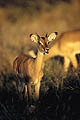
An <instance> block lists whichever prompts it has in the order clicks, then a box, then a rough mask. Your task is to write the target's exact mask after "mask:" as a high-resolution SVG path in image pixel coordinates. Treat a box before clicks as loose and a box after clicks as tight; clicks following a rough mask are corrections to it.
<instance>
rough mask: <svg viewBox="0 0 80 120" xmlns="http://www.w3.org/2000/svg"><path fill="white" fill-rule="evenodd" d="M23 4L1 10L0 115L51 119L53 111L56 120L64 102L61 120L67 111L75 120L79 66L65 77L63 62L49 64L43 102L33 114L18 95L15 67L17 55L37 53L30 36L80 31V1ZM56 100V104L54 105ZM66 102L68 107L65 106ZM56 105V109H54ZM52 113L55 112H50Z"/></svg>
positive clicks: (52, 61) (43, 90)
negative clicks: (73, 107)
mask: <svg viewBox="0 0 80 120" xmlns="http://www.w3.org/2000/svg"><path fill="white" fill-rule="evenodd" d="M14 1H15V0H14ZM24 1H25V0H24ZM24 1H23V2H22V1H21V0H19V1H17V4H16V5H15V3H14V4H11V3H9V4H8V5H7V7H0V89H1V90H0V93H1V94H0V109H1V112H2V113H1V112H0V114H1V115H2V116H5V118H7V119H13V118H14V119H15V120H20V119H21V120H26V118H29V119H31V118H33V119H34V120H37V119H40V117H41V118H42V119H43V118H45V119H46V120H48V119H49V120H50V119H51V115H52V116H53V112H52V111H54V113H55V115H54V116H53V118H54V119H55V120H56V119H57V116H59V111H61V110H60V109H61V106H60V103H59V101H61V102H62V109H65V112H64V116H63V117H62V120H65V116H66V117H67V112H66V110H67V111H68V112H69V113H71V112H72V113H71V115H72V118H74V114H73V113H74V111H73V110H74V109H73V110H72V108H71V106H70V102H71V100H72V98H73V94H76V95H77V94H78V93H79V92H80V88H79V87H80V82H79V79H80V67H78V70H77V71H75V70H74V69H72V68H70V69H69V72H68V74H65V73H64V71H63V64H61V62H60V59H58V60H57V59H53V60H49V61H47V62H46V64H45V68H44V78H43V80H42V82H41V84H42V85H41V91H40V101H39V103H38V104H37V109H36V110H35V112H31V110H29V108H28V107H27V102H25V101H24V100H23V97H21V98H20V96H19V94H18V93H17V89H16V82H15V78H14V75H13V69H12V65H13V60H14V59H15V57H16V56H18V55H20V54H27V53H28V50H34V51H36V46H35V44H33V43H32V42H31V41H30V39H29V34H30V33H36V32H37V33H38V34H40V35H44V34H45V33H46V32H48V33H51V32H54V31H58V33H59V35H60V34H61V33H62V32H64V31H68V30H69V31H70V30H73V29H79V28H80V16H79V14H80V2H78V0H76V1H75V0H72V2H70V3H68V2H62V1H59V2H54V4H51V3H49V1H48V0H47V1H48V2H45V1H43V2H41V1H36V2H33V1H32V0H31V2H30V1H26V2H25V4H24ZM73 1H74V2H73ZM19 2H20V4H18V3H19ZM27 2H28V3H27ZM26 5H28V6H26ZM58 83H60V84H59V85H58ZM57 86H58V87H59V89H58V91H57V89H56V88H57ZM60 88H62V89H63V90H61V89H60ZM55 89H56V91H55ZM67 90H70V91H69V92H71V94H72V96H70V94H67ZM65 94H67V98H65V99H66V100H64V99H63V98H64V95H65ZM15 96H16V97H15ZM52 96H53V97H52ZM61 96H62V97H61ZM78 96H80V95H79V94H78ZM70 97H71V98H70ZM51 98H52V100H53V102H51ZM7 99H8V100H7ZM56 99H57V102H55V101H56ZM67 101H68V102H69V105H68V107H66V106H67ZM54 103H55V105H56V107H54V106H53V105H54ZM20 105H21V106H22V109H21V108H20ZM41 105H43V106H41ZM64 106H65V107H64ZM69 106H70V109H69ZM45 108H46V109H45ZM49 110H52V111H51V113H50V111H49ZM63 111H64V110H63ZM48 113H49V114H48ZM41 114H42V115H41ZM61 114H62V113H61ZM11 115H12V117H11ZM77 115H78V114H77ZM2 116H1V117H2ZM67 118H68V117H67ZM42 119H41V120H42ZM69 119H70V118H69ZM77 120H78V119H77Z"/></svg>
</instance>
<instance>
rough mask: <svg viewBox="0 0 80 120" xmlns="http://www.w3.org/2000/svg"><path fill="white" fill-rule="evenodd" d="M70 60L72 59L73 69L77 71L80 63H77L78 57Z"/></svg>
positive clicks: (72, 57)
mask: <svg viewBox="0 0 80 120" xmlns="http://www.w3.org/2000/svg"><path fill="white" fill-rule="evenodd" d="M70 59H71V62H72V65H73V67H74V68H75V69H77V67H78V63H77V59H76V56H70Z"/></svg>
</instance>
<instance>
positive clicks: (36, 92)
mask: <svg viewBox="0 0 80 120" xmlns="http://www.w3.org/2000/svg"><path fill="white" fill-rule="evenodd" d="M39 91H40V81H39V82H38V83H37V84H36V85H35V97H36V100H38V99H39Z"/></svg>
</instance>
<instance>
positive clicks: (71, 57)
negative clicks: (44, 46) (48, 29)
mask: <svg viewBox="0 0 80 120" xmlns="http://www.w3.org/2000/svg"><path fill="white" fill-rule="evenodd" d="M76 54H80V30H73V31H69V32H64V33H62V35H61V36H59V37H57V38H56V41H55V43H54V44H53V46H52V47H51V48H50V51H49V54H48V55H47V56H45V57H44V61H46V60H47V59H50V58H51V57H54V56H58V55H59V56H63V57H64V70H65V71H66V72H67V71H68V68H69V64H70V62H71V63H72V65H73V67H74V68H75V69H76V68H77V67H78V63H77V59H76Z"/></svg>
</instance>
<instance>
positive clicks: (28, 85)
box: [27, 83, 32, 102]
mask: <svg viewBox="0 0 80 120" xmlns="http://www.w3.org/2000/svg"><path fill="white" fill-rule="evenodd" d="M27 94H28V100H29V102H31V100H32V92H31V84H29V83H27Z"/></svg>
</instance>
